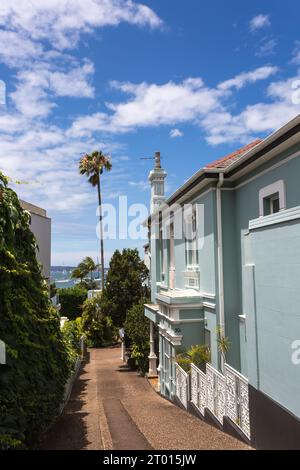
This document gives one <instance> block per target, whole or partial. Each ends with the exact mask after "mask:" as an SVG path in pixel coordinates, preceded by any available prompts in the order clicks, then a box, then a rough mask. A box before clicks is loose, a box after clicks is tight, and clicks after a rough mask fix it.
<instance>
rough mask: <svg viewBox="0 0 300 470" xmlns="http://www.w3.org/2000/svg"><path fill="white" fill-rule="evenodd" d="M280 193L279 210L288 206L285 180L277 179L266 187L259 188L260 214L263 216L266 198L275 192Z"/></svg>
mask: <svg viewBox="0 0 300 470" xmlns="http://www.w3.org/2000/svg"><path fill="white" fill-rule="evenodd" d="M276 193H278V194H279V210H281V211H282V210H285V208H286V196H285V182H284V181H283V180H278V181H275V182H274V183H272V184H269V185H268V186H265V187H264V188H261V189H260V190H259V215H260V217H263V216H264V215H265V214H264V199H265V198H267V197H270V196H273V194H276Z"/></svg>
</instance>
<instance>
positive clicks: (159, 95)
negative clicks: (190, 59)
mask: <svg viewBox="0 0 300 470" xmlns="http://www.w3.org/2000/svg"><path fill="white" fill-rule="evenodd" d="M277 71H278V67H275V66H264V67H259V68H257V69H254V70H253V71H249V72H243V73H241V74H239V75H237V76H236V77H234V78H232V79H229V80H226V81H224V82H222V83H220V84H219V85H218V86H217V87H216V88H209V87H207V86H205V84H204V82H203V80H202V79H201V78H200V77H195V78H187V79H185V80H183V81H182V82H180V83H175V82H172V81H170V82H167V83H164V84H160V85H158V84H155V83H146V82H143V83H140V84H134V83H131V82H125V83H123V82H117V81H114V82H111V86H112V88H113V89H116V90H118V91H122V92H123V93H125V94H126V95H128V99H127V100H125V101H121V102H119V103H106V107H107V109H108V112H106V113H105V112H98V113H94V114H92V115H87V116H79V117H78V118H77V119H75V120H74V122H73V124H72V126H71V128H70V129H69V131H68V133H69V135H74V136H75V135H77V136H82V137H88V136H91V135H92V134H93V132H95V131H103V132H107V133H124V132H130V131H133V130H135V129H137V128H139V127H158V126H160V125H170V126H173V125H175V124H181V123H186V122H189V123H193V124H196V125H199V123H201V121H202V120H205V119H206V118H207V116H210V115H211V113H220V112H222V111H223V109H224V102H225V100H226V99H227V98H228V97H229V96H230V95H231V94H232V92H233V90H234V89H236V90H239V89H241V88H242V87H244V86H246V85H247V84H251V83H255V82H257V81H259V80H266V79H268V78H270V77H271V76H272V75H274V74H276V73H277ZM180 132H181V131H180V130H179V129H178V128H174V129H172V130H171V133H170V137H173V138H174V137H179V136H180V134H179V133H180Z"/></svg>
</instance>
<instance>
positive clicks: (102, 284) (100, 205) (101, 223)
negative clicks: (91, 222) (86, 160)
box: [97, 173, 104, 292]
mask: <svg viewBox="0 0 300 470" xmlns="http://www.w3.org/2000/svg"><path fill="white" fill-rule="evenodd" d="M97 188H98V202H99V222H100V252H101V253H100V254H101V258H100V259H101V287H102V292H103V290H104V244H103V222H102V199H101V189H100V173H99V178H98V184H97Z"/></svg>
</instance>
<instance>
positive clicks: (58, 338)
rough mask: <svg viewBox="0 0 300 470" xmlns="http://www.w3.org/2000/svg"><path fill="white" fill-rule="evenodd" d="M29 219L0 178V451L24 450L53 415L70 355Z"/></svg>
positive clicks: (68, 366)
mask: <svg viewBox="0 0 300 470" xmlns="http://www.w3.org/2000/svg"><path fill="white" fill-rule="evenodd" d="M29 222H30V214H29V213H28V212H26V211H24V210H22V208H21V206H20V203H19V200H18V197H17V195H16V193H15V192H14V191H12V190H11V189H9V188H8V181H7V179H6V178H5V177H4V176H3V175H2V174H1V173H0V312H1V314H0V339H1V340H2V341H3V342H4V343H5V345H6V364H5V365H0V449H9V448H15V447H18V448H19V447H27V446H29V445H30V444H31V443H32V442H33V441H34V440H35V439H36V437H37V436H38V435H39V434H40V433H41V432H42V431H43V430H45V429H46V428H47V427H48V426H49V424H50V423H51V422H52V420H53V419H54V417H55V416H56V415H57V413H58V410H59V406H60V404H61V402H62V400H63V395H64V389H65V383H66V381H67V379H68V377H69V375H70V373H71V371H72V367H73V366H74V360H75V355H74V354H72V351H71V346H70V344H68V343H67V342H66V341H65V339H64V337H63V334H62V332H61V331H60V324H59V317H58V314H57V312H56V310H55V309H54V308H53V307H52V306H51V304H50V301H49V293H48V288H47V285H46V283H45V281H44V280H43V278H42V275H41V271H40V267H39V264H38V262H37V259H36V248H37V247H36V242H35V239H34V236H33V234H32V232H31V231H30V228H29Z"/></svg>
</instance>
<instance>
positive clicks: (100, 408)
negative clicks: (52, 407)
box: [39, 348, 249, 450]
mask: <svg viewBox="0 0 300 470" xmlns="http://www.w3.org/2000/svg"><path fill="white" fill-rule="evenodd" d="M39 449H45V450H46V449H47V450H49V449H51V450H54V449H55V450H60V449H66V450H76V449H77V450H89V449H91V450H92V449H93V450H96V449H98V450H100V449H106V450H112V449H113V450H137V449H148V450H150V449H155V450H160V449H173V450H176V449H178V450H180V449H191V450H193V449H219V450H221V449H249V447H248V446H247V445H245V444H243V443H242V442H240V441H239V440H237V439H235V438H233V437H231V436H229V435H227V434H225V433H223V432H222V431H220V430H218V429H216V428H215V427H213V426H211V425H209V424H207V423H205V422H203V421H201V420H200V419H198V418H196V417H194V416H192V415H191V414H189V413H187V412H186V411H184V410H182V409H180V408H179V407H177V406H175V405H174V404H173V403H171V402H169V401H167V400H165V399H164V398H162V397H161V396H159V395H158V394H157V393H155V391H154V390H153V388H152V387H151V385H150V384H149V383H148V381H147V379H146V378H144V377H141V376H140V375H139V374H137V373H136V372H133V371H130V370H128V368H127V367H126V366H125V365H124V364H123V363H122V361H121V359H120V349H119V348H106V349H90V350H89V352H88V358H87V360H86V362H85V363H84V364H83V366H82V369H81V371H80V374H79V376H78V378H77V380H76V382H75V384H74V387H73V391H72V394H71V398H70V401H69V403H68V405H67V406H66V408H65V410H64V413H63V414H62V416H61V417H60V418H59V419H58V420H57V422H56V423H55V424H54V425H53V427H52V428H51V429H50V430H49V432H48V433H47V434H46V435H45V436H44V437H43V440H42V442H41V444H40V446H39Z"/></svg>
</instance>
